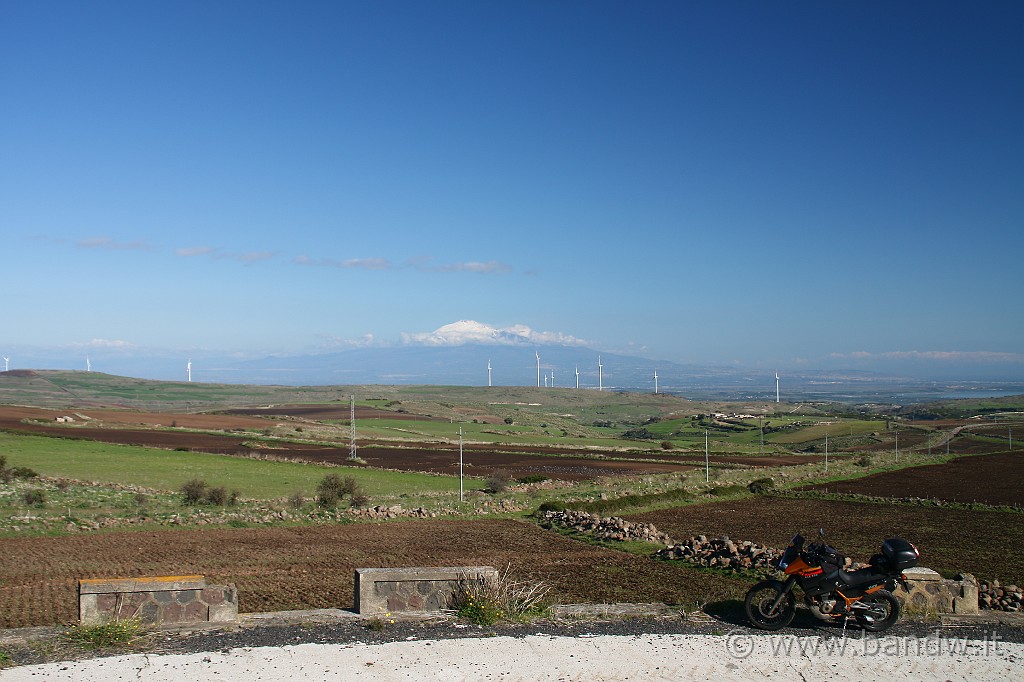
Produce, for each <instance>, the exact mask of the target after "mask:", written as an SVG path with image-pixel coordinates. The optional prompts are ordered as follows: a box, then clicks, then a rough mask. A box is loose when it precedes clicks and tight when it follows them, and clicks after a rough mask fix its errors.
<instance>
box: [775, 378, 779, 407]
mask: <svg viewBox="0 0 1024 682" xmlns="http://www.w3.org/2000/svg"><path fill="white" fill-rule="evenodd" d="M775 402H779V372H778V370H776V371H775Z"/></svg>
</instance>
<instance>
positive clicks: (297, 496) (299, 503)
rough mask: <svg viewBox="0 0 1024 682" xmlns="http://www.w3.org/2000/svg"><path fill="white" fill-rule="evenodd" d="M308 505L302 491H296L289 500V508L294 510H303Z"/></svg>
mask: <svg viewBox="0 0 1024 682" xmlns="http://www.w3.org/2000/svg"><path fill="white" fill-rule="evenodd" d="M305 504H306V498H305V496H304V495H303V494H302V491H301V490H296V491H295V492H293V493H292V494H291V496H290V497H289V498H288V506H289V507H291V508H292V509H302V507H304V506H305Z"/></svg>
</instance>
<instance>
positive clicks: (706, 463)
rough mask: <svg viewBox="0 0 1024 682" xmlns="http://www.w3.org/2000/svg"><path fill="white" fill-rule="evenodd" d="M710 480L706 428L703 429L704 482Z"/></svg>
mask: <svg viewBox="0 0 1024 682" xmlns="http://www.w3.org/2000/svg"><path fill="white" fill-rule="evenodd" d="M710 481H711V459H710V457H709V456H708V430H707V429H704V482H705V483H708V482H710Z"/></svg>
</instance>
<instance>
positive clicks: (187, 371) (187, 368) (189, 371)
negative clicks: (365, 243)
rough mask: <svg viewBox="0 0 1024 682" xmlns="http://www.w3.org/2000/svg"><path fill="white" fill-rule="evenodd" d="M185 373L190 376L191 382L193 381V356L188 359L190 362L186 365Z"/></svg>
mask: <svg viewBox="0 0 1024 682" xmlns="http://www.w3.org/2000/svg"><path fill="white" fill-rule="evenodd" d="M185 375H186V376H187V377H188V380H189V382H190V383H191V381H192V358H189V359H188V364H187V365H185Z"/></svg>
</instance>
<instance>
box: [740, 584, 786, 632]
mask: <svg viewBox="0 0 1024 682" xmlns="http://www.w3.org/2000/svg"><path fill="white" fill-rule="evenodd" d="M784 588H785V585H784V584H783V583H780V582H779V581H778V580H765V581H763V582H759V583H758V584H756V585H754V586H753V587H751V588H750V590H749V591H747V598H746V599H745V600H744V601H743V607H744V609H746V611H747V620H749V621H750V624H751V625H753V626H754V627H755V628H758V629H759V630H778V629H780V628H784V627H786V626H787V625H789V624H790V623H792V622H793V617H794V616H796V598H795V597H793V592H792V590H790V591H789V592H787V593H786V594H785V596H784V597H783V598H782V600H781V601H780V602H779V605H778V606H776V607H775V608H772V605H773V604H774V603H775V601H776V600H777V599H778V598H779V594H780V593H781V592H782V591H783V589H784Z"/></svg>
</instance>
